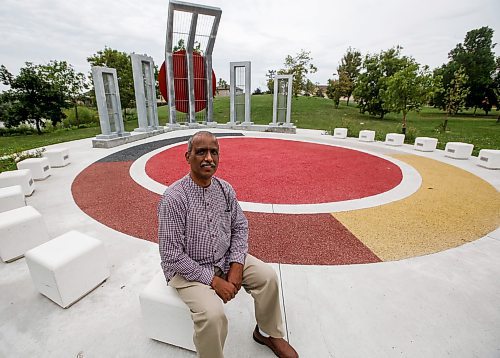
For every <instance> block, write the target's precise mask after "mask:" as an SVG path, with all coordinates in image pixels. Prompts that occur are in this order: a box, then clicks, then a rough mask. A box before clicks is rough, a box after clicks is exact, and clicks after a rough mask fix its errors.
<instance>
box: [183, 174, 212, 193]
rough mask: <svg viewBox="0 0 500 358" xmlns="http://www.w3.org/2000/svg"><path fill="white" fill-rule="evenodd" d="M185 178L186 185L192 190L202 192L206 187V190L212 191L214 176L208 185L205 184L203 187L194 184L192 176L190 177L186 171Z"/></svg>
mask: <svg viewBox="0 0 500 358" xmlns="http://www.w3.org/2000/svg"><path fill="white" fill-rule="evenodd" d="M186 179H187V184H188V187H189V189H191V190H194V191H197V192H202V191H203V190H204V189H206V191H212V190H213V189H212V188H213V187H214V180H215V179H214V177H212V179H211V182H210V185H209V186H207V187H206V188H203V187H201V186H199V185H198V184H196V183H195V182H194V180H193V178H191V175H190V174H189V173H188V174H187V175H186Z"/></svg>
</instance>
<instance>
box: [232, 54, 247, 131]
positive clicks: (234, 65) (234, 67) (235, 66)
mask: <svg viewBox="0 0 500 358" xmlns="http://www.w3.org/2000/svg"><path fill="white" fill-rule="evenodd" d="M238 68H244V71H245V112H244V113H245V118H244V121H243V122H242V123H241V124H242V125H252V124H253V122H252V121H251V111H250V109H251V98H252V97H251V96H252V93H251V90H252V86H251V77H252V76H251V75H252V71H251V63H250V61H240V62H230V63H229V106H230V110H229V119H230V121H229V123H228V124H230V125H234V124H235V123H236V122H237V121H240V118H236V117H237V114H236V113H237V110H236V94H237V93H236V92H237V85H238V84H237V83H236V82H237V81H236V71H237V69H238Z"/></svg>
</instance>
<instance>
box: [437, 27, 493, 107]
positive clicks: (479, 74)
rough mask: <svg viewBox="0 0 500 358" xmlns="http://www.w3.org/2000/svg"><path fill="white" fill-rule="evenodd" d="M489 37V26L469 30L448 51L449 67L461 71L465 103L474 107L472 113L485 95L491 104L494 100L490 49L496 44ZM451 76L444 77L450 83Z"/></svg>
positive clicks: (491, 37) (490, 31) (490, 35)
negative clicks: (460, 41)
mask: <svg viewBox="0 0 500 358" xmlns="http://www.w3.org/2000/svg"><path fill="white" fill-rule="evenodd" d="M492 39H493V29H491V28H489V27H487V26H484V27H481V28H479V29H475V30H471V31H469V32H467V34H466V35H465V39H464V42H463V43H459V44H458V45H457V46H456V47H455V48H454V49H453V50H451V51H450V53H449V54H448V58H449V59H450V62H451V63H452V65H451V66H450V67H452V68H455V69H457V68H458V67H460V66H462V67H463V68H464V70H465V74H466V75H467V78H468V79H467V87H468V88H469V94H468V96H467V99H466V103H465V104H466V107H467V108H474V113H475V111H476V109H477V108H478V107H481V105H482V102H483V100H484V99H485V97H487V98H488V102H489V103H492V104H493V103H495V104H496V103H497V101H498V100H497V97H496V96H495V92H494V90H492V85H493V74H494V72H495V68H496V64H495V54H494V52H493V48H494V47H495V45H496V44H494V43H492ZM453 63H454V64H453ZM451 78H453V77H452V76H448V80H449V81H450V82H451ZM450 82H446V83H445V88H448V87H449V86H450Z"/></svg>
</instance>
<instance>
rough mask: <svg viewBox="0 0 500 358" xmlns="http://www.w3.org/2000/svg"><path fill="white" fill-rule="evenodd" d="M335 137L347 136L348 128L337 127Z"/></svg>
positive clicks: (334, 131)
mask: <svg viewBox="0 0 500 358" xmlns="http://www.w3.org/2000/svg"><path fill="white" fill-rule="evenodd" d="M333 137H334V138H340V139H345V138H347V128H335V129H334V130H333Z"/></svg>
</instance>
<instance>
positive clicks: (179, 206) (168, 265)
mask: <svg viewBox="0 0 500 358" xmlns="http://www.w3.org/2000/svg"><path fill="white" fill-rule="evenodd" d="M186 210H187V208H186V204H185V203H184V202H183V201H182V200H181V199H180V198H176V197H174V196H173V195H170V193H168V192H167V193H165V194H164V195H163V197H162V199H161V201H160V203H159V205H158V244H159V250H160V256H161V266H162V269H163V272H164V274H165V278H166V279H167V280H170V279H171V278H172V276H173V275H174V274H175V273H177V274H179V275H181V276H182V277H184V278H185V279H186V280H188V281H198V282H201V283H204V284H206V285H210V284H211V283H212V279H213V276H214V271H213V268H210V267H202V266H201V265H200V264H198V263H197V262H196V261H194V260H193V259H191V258H190V257H189V256H188V254H187V253H186V237H185V233H186Z"/></svg>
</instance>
